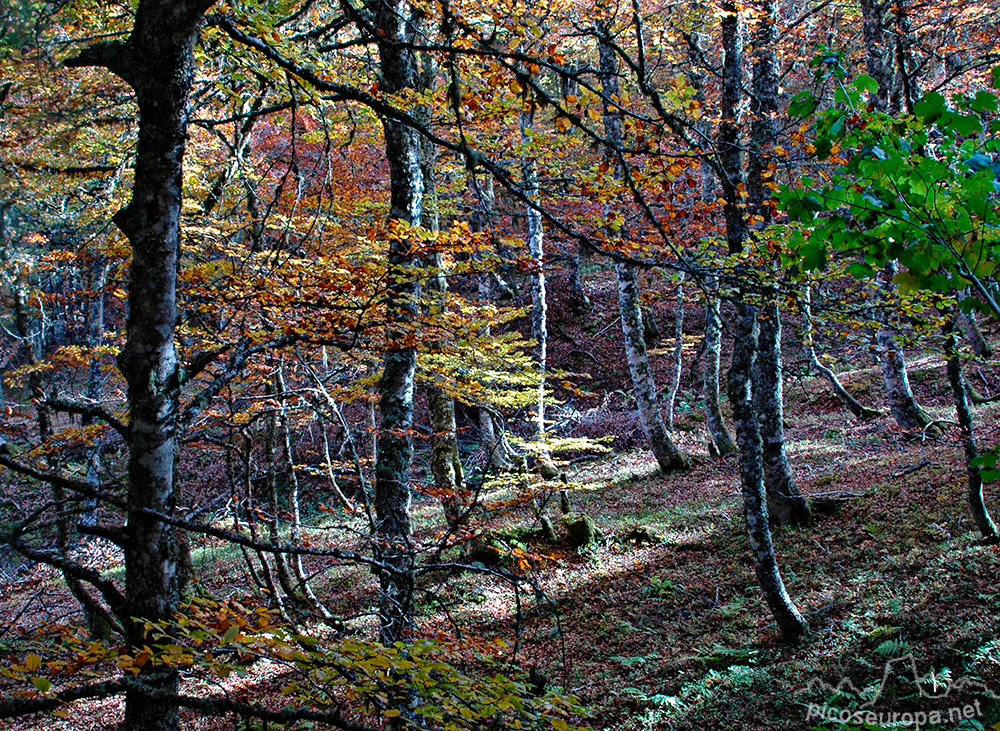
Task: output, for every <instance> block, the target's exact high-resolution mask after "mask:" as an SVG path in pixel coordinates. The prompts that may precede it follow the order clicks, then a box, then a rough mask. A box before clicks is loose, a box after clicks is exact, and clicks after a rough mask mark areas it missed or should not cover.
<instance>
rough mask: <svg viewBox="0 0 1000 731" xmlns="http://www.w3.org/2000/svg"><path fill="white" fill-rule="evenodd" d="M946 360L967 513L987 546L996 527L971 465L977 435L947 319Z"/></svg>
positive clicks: (979, 477)
mask: <svg viewBox="0 0 1000 731" xmlns="http://www.w3.org/2000/svg"><path fill="white" fill-rule="evenodd" d="M944 334H945V357H946V358H947V360H948V383H949V385H950V386H951V392H952V395H953V396H954V398H955V413H956V415H957V416H958V426H959V429H961V435H962V436H961V439H962V449H963V451H964V452H965V469H966V472H967V474H968V480H969V481H968V490H967V493H966V494H967V496H968V501H969V510H970V512H971V513H972V519H973V520H974V521H975V522H976V527H977V528H978V529H979V532H980V533H981V534H982V536H983V538H984V539H986V540H987V541H989V542H990V543H996V542H998V541H1000V534H998V532H997V526H996V524H995V523H994V522H993V520H992V519H991V518H990V514H989V511H988V510H987V509H986V502H985V501H984V500H983V476H982V473H981V472H980V469H981V468H980V467H978V466H977V465H974V464H973V461H974V460H975V459H976V458H977V457H978V456H979V450H978V448H977V446H976V436H975V431H974V427H973V421H972V410H971V409H970V408H969V401H968V399H967V398H966V390H967V386H966V383H965V374H963V373H962V361H961V358H960V356H959V352H958V338H956V337H955V322H954V320H949V321H948V323H947V325H946V326H945V331H944Z"/></svg>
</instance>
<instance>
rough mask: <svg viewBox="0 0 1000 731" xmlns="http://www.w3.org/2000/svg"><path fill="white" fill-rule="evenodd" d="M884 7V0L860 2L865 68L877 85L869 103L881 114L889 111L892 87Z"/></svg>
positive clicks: (862, 0) (864, 0)
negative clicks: (876, 89)
mask: <svg viewBox="0 0 1000 731" xmlns="http://www.w3.org/2000/svg"><path fill="white" fill-rule="evenodd" d="M885 7H886V2H885V0H861V17H862V29H863V33H864V44H865V66H866V69H867V71H868V75H869V76H871V77H872V78H873V79H875V82H876V83H877V84H878V91H876V92H875V95H874V97H873V98H872V100H871V101H872V103H873V104H874V105H875V108H876V109H878V110H879V111H882V112H884V111H887V110H888V109H889V93H890V91H891V89H892V86H893V84H892V78H893V75H892V63H891V59H890V56H889V51H888V47H887V46H886V42H885Z"/></svg>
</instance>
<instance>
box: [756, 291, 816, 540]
mask: <svg viewBox="0 0 1000 731" xmlns="http://www.w3.org/2000/svg"><path fill="white" fill-rule="evenodd" d="M780 318H781V315H780V313H779V311H778V306H777V305H776V304H774V303H768V304H766V305H764V307H763V308H762V312H761V316H760V317H759V318H758V323H759V332H758V336H757V357H756V359H755V360H754V370H753V400H754V409H755V410H756V411H757V421H758V424H759V425H760V436H761V440H762V457H763V460H764V484H765V486H766V491H767V511H768V514H769V515H770V516H771V522H772V523H773V524H774V525H801V524H803V523H805V522H807V521H808V520H809V503H808V502H806V499H805V497H803V495H802V493H801V492H800V491H799V488H798V485H796V484H795V479H794V478H793V477H792V469H791V465H790V464H789V463H788V455H787V454H786V453H785V427H784V397H783V394H782V383H781V381H782V368H781V319H780Z"/></svg>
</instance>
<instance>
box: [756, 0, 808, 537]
mask: <svg viewBox="0 0 1000 731" xmlns="http://www.w3.org/2000/svg"><path fill="white" fill-rule="evenodd" d="M758 7H759V9H758V11H757V12H756V13H754V16H753V23H754V32H753V40H752V43H751V52H752V53H753V56H754V62H753V91H754V95H753V100H752V103H751V109H752V112H753V123H752V124H751V128H750V143H751V148H752V150H753V154H751V155H750V161H749V165H748V171H747V183H746V185H747V194H748V197H749V200H750V210H751V211H752V212H753V213H754V214H755V217H754V220H755V221H756V223H755V228H756V229H757V230H758V231H763V230H764V229H766V228H767V226H768V225H769V224H770V223H771V218H772V206H773V205H774V201H773V196H771V194H770V190H769V187H768V183H769V181H770V177H771V174H772V173H771V170H770V169H769V168H770V166H771V162H772V161H773V155H772V153H773V149H774V144H775V139H776V137H777V134H778V126H777V114H778V59H777V54H776V53H775V47H776V46H777V41H778V18H777V12H776V8H775V3H774V1H773V0H762V2H760V3H759V6H758ZM770 264H771V266H770V269H771V273H772V275H773V276H774V277H775V278H777V277H778V276H779V267H780V263H779V262H777V261H771V262H770ZM766 296H767V300H766V303H765V304H764V305H763V307H762V309H761V312H760V315H761V317H760V318H759V320H758V324H759V334H758V338H757V347H758V352H757V356H756V359H755V361H754V371H753V399H754V409H755V410H756V412H757V420H758V424H759V427H760V435H761V439H762V440H763V441H762V456H763V460H764V484H765V487H766V490H767V508H768V513H769V515H770V519H771V523H772V524H774V525H797V524H801V523H804V522H806V521H807V520H808V519H809V504H808V503H807V502H806V499H805V498H804V497H803V496H802V493H801V492H799V488H798V486H797V485H796V484H795V480H794V479H793V478H792V468H791V465H790V464H789V463H788V455H787V454H786V452H785V428H784V399H783V393H782V368H781V313H780V311H779V309H778V305H777V302H776V300H775V298H776V296H777V295H776V293H774V292H768V293H767V295H766Z"/></svg>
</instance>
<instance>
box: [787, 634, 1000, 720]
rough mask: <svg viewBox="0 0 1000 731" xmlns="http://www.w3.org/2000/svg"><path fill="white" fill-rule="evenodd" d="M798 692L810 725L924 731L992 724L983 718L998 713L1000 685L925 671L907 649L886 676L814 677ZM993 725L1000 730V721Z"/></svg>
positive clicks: (887, 667) (890, 665)
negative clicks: (833, 679)
mask: <svg viewBox="0 0 1000 731" xmlns="http://www.w3.org/2000/svg"><path fill="white" fill-rule="evenodd" d="M795 695H796V697H798V698H799V699H800V700H801V702H802V704H803V707H804V709H805V720H806V722H807V724H808V725H807V728H815V727H822V726H830V725H831V724H835V725H836V727H845V726H853V727H856V728H860V729H869V728H870V729H914V730H915V731H920V730H921V729H929V728H934V727H939V726H942V725H944V726H948V727H949V728H954V727H956V726H959V725H961V724H966V725H967V726H968V727H969V728H990V726H984V723H986V722H987V721H988V718H987V716H988V715H994V713H995V709H996V708H997V702H998V701H1000V687H991V684H989V683H986V682H983V681H982V680H978V679H974V678H968V677H959V678H953V677H952V674H951V673H950V672H949V671H942V672H935V671H934V670H931V671H930V672H926V673H921V672H920V670H919V667H918V665H917V660H916V658H915V657H914V656H913V654H912V653H907V654H906V655H902V656H901V657H895V658H893V659H891V660H887V661H886V663H885V665H884V666H883V668H882V675H881V677H880V678H872V679H871V680H870V681H869V682H865V683H864V684H863V686H862V687H858V685H857V684H856V683H855V682H854V681H853V680H852V679H851V678H846V677H845V678H841V679H840V680H839V681H838V682H836V683H830V682H828V681H827V680H825V679H823V678H818V677H813V678H811V679H810V680H809V682H808V683H807V684H806V685H805V686H804V687H802V688H800V689H799V690H797V691H795ZM901 705H903V706H905V708H903V709H902V710H900V706H901ZM991 709H993V710H992V711H991ZM970 723H971V724H973V725H968V724H970ZM992 728H993V729H995V730H996V731H1000V723H996V724H994V725H993V726H992Z"/></svg>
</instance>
